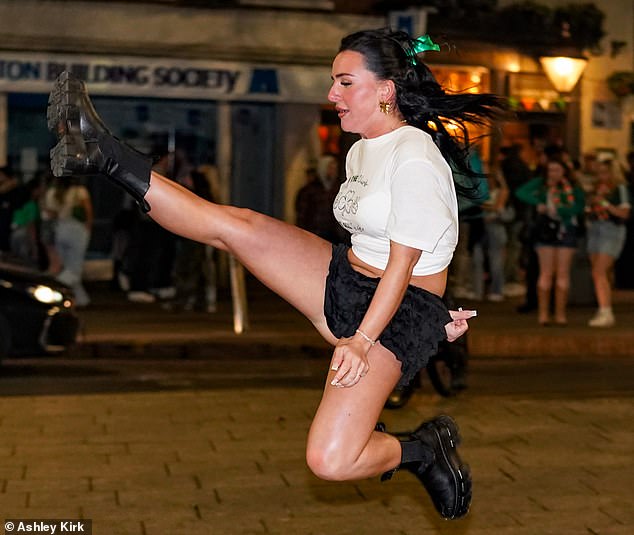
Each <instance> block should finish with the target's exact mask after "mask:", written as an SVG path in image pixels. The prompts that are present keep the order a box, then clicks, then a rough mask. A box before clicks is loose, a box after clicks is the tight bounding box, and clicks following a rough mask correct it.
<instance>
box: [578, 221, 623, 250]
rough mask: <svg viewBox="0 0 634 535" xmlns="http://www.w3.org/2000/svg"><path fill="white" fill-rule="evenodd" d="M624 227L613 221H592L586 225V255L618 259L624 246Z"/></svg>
mask: <svg viewBox="0 0 634 535" xmlns="http://www.w3.org/2000/svg"><path fill="white" fill-rule="evenodd" d="M626 233H627V229H626V228H625V225H620V224H618V223H614V222H613V221H592V222H591V223H589V225H588V253H589V254H598V253H603V254H607V255H610V256H611V257H613V258H618V257H619V256H620V255H621V252H622V251H623V247H624V245H625V238H626Z"/></svg>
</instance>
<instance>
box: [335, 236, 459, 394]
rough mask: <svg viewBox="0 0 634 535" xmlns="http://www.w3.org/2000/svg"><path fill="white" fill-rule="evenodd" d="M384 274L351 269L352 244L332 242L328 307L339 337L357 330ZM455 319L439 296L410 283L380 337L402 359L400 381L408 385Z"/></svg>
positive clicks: (434, 350)
mask: <svg viewBox="0 0 634 535" xmlns="http://www.w3.org/2000/svg"><path fill="white" fill-rule="evenodd" d="M380 280H381V279H380V278H375V277H367V276H365V275H363V274H362V273H359V272H357V271H355V270H354V269H352V266H351V265H350V262H349V261H348V246H347V245H343V244H338V245H333V249H332V259H331V260H330V266H329V269H328V278H327V279H326V295H325V299H324V313H325V316H326V321H327V323H328V327H329V328H330V330H331V332H332V333H333V334H334V335H335V336H336V337H337V338H341V337H349V336H352V335H354V333H355V331H356V330H357V329H358V327H359V325H360V324H361V321H362V320H363V317H364V316H365V313H366V311H367V310H368V307H369V306H370V301H371V300H372V296H373V295H374V292H375V290H376V287H377V285H378V283H379V281H380ZM451 321H452V319H451V316H450V315H449V311H448V310H447V307H446V306H445V303H444V302H443V300H442V299H441V298H440V297H438V296H437V295H434V294H432V293H431V292H428V291H427V290H423V289H422V288H418V287H416V286H411V285H410V286H408V288H407V291H406V292H405V297H404V298H403V301H402V303H401V305H400V306H399V308H398V310H397V311H396V314H395V315H394V317H393V318H392V320H391V321H390V323H389V324H388V325H387V327H385V330H384V331H383V332H382V333H381V335H380V336H379V338H378V339H379V340H380V341H381V345H383V346H384V347H386V348H387V349H389V350H390V351H391V352H392V353H394V355H395V356H396V358H397V359H398V360H399V361H400V362H401V379H400V381H399V383H398V384H399V386H403V385H407V384H408V383H409V382H410V381H411V380H412V379H413V378H414V376H415V375H416V374H417V373H418V372H419V371H420V370H421V369H423V368H424V367H425V366H426V365H427V362H428V360H429V358H430V357H432V356H433V355H435V354H436V353H437V352H438V344H439V343H440V342H441V341H443V340H445V339H446V338H447V333H446V331H445V325H446V324H447V323H449V322H451Z"/></svg>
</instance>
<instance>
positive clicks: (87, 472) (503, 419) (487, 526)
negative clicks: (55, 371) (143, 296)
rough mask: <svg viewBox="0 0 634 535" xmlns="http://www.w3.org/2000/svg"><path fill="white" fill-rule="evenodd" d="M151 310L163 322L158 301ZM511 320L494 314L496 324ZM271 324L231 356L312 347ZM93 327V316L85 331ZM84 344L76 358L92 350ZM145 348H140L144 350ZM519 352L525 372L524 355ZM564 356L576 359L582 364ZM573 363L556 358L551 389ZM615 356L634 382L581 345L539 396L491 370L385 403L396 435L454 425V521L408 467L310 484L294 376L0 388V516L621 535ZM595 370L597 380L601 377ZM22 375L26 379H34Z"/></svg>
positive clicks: (632, 439) (622, 466) (304, 392)
mask: <svg viewBox="0 0 634 535" xmlns="http://www.w3.org/2000/svg"><path fill="white" fill-rule="evenodd" d="M113 306H114V305H113ZM509 306H510V305H509ZM485 308H486V313H485V312H484V310H485ZM491 310H492V309H491V308H490V305H488V306H487V307H483V313H482V314H481V317H479V318H478V320H480V319H483V320H484V321H482V322H481V323H480V324H478V325H480V328H481V329H482V330H486V328H487V326H488V325H490V324H495V321H494V319H492V318H491V316H492V312H490V311H491ZM506 310H507V313H508V310H509V308H508V306H507V308H506ZM269 312H270V311H269ZM588 312H589V311H588V310H580V311H573V323H574V324H573V325H572V326H571V328H570V329H569V331H566V332H570V333H571V334H569V335H565V336H571V337H573V338H574V337H575V336H576V335H575V334H574V333H576V332H577V331H578V332H579V333H582V329H583V325H582V321H581V319H579V320H578V321H577V318H582V317H583V316H584V315H587V314H588ZM487 313H488V314H489V316H487ZM90 314H93V315H96V314H97V312H94V311H93V312H90ZM134 314H135V313H131V315H130V316H128V320H130V319H131V318H132V319H133V318H136V319H137V320H138V322H140V321H141V319H140V318H141V317H142V316H143V314H140V313H139V315H138V316H135V315H134ZM147 314H148V315H147V317H148V318H150V319H151V320H152V321H156V317H158V316H154V315H153V314H158V313H157V312H156V311H154V309H152V310H151V313H150V309H147ZM506 315H508V314H504V313H502V312H501V313H500V315H499V318H498V324H499V322H503V321H504V317H505V316H506ZM623 315H624V312H623V313H622V314H621V316H620V317H621V319H622V318H623ZM87 316H88V317H89V320H90V321H91V322H93V321H95V317H94V316H90V315H89V314H88V311H87ZM266 318H268V320H264V319H262V318H260V317H259V316H256V317H254V318H253V319H254V321H255V326H254V334H252V336H253V338H251V339H250V343H249V342H247V343H245V339H244V338H243V339H241V341H240V342H239V344H238V345H237V346H236V347H237V348H238V349H240V348H242V349H244V351H245V352H247V351H248V350H249V344H251V345H252V346H253V347H255V348H262V350H265V349H266V347H269V351H271V350H270V344H272V343H273V342H272V341H271V340H269V341H268V342H266V340H264V338H260V339H258V338H257V337H258V336H262V334H261V331H262V332H263V331H264V330H265V329H264V328H263V327H261V326H262V325H266V324H267V321H270V322H272V323H276V324H277V325H278V326H279V325H281V326H282V327H283V328H284V329H286V330H287V331H288V333H289V337H288V339H290V340H298V342H297V343H300V342H301V343H302V344H305V343H307V341H310V340H312V338H310V336H311V335H309V334H308V331H306V329H305V326H304V324H302V323H301V321H300V320H298V319H297V318H296V317H294V316H288V315H284V314H282V313H281V312H280V315H279V316H276V315H275V314H273V315H271V314H270V313H267V314H266ZM276 318H277V320H278V321H277V322H275V319H276ZM486 318H489V319H486ZM224 319H226V318H224ZM173 320H174V318H171V321H173ZM152 321H151V322H150V323H151V324H152V325H155V324H154V323H152ZM211 321H218V322H220V321H221V319H218V318H217V319H215V320H211ZM515 321H516V322H518V321H521V322H522V323H521V325H522V326H521V327H519V326H518V327H516V329H517V330H516V331H513V332H515V336H516V340H517V344H518V347H520V348H521V347H525V346H526V344H524V343H523V341H524V340H528V339H530V338H531V336H532V337H535V336H546V335H548V336H554V335H553V334H551V332H553V333H554V332H555V329H551V331H549V332H548V333H542V331H545V330H544V329H542V330H541V331H539V330H538V328H537V327H535V326H530V327H529V326H525V325H524V319H522V320H519V319H516V320H515ZM132 323H134V321H133V322H132ZM576 323H578V325H576ZM218 325H219V324H218ZM218 325H216V327H217V328H218V329H220V326H218ZM575 325H576V326H575ZM100 327H101V328H102V330H105V327H103V323H102V324H100ZM282 327H280V329H281V328H282ZM131 328H132V327H131ZM133 328H138V324H137V325H136V326H134V327H133ZM91 329H92V325H91V324H90V323H87V325H86V333H87V336H88V333H89V332H90V330H91ZM302 329H303V331H302ZM523 329H526V330H527V332H526V333H525V334H521V332H523V331H522V330H523ZM530 329H532V330H530ZM622 329H623V331H622V333H621V334H620V335H619V333H620V332H621V331H602V333H601V336H602V337H603V338H604V340H605V339H607V338H606V337H607V336H608V335H609V334H610V333H612V334H613V336H614V340H615V343H618V344H621V345H625V344H626V343H625V340H627V339H628V338H627V337H628V336H629V335H630V334H629V333H628V332H627V329H626V328H625V327H622ZM155 330H156V329H155ZM225 330H226V329H225ZM475 330H476V328H475V325H474V328H473V331H474V332H475ZM301 332H304V337H303V338H302V337H301V336H300V334H299V333H301ZM584 332H585V331H584ZM257 333H260V334H257ZM531 333H532V334H531ZM123 334H124V333H121V335H122V336H123ZM485 334H486V333H482V335H481V336H482V337H484V336H485ZM590 334H592V335H593V336H598V334H597V333H596V331H593V333H590ZM145 335H147V332H146V333H145ZM145 335H144V336H145ZM560 336H564V335H560ZM579 336H581V334H579ZM619 336H620V338H619ZM226 337H227V338H229V337H230V335H229V334H226ZM474 338H475V336H474ZM288 339H287V340H288ZM543 339H544V338H542V340H543ZM247 340H249V339H248V338H247ZM258 340H259V341H258ZM110 342H113V340H110ZM181 342H182V340H181ZM265 342H266V343H268V344H269V345H268V346H267V345H266V343H265ZM122 343H123V342H122ZM286 343H288V342H286ZM240 344H242V345H240ZM258 344H260V345H258ZM605 345H606V343H605V342H604V343H603V345H600V344H599V345H597V346H596V347H605ZM493 347H494V346H493ZM630 347H632V346H630ZM86 348H88V346H86V347H84V349H83V350H82V351H84V354H83V355H82V358H92V357H90V354H91V351H96V352H97V353H99V351H97V350H96V349H95V346H90V351H88V350H87V349H86ZM126 351H132V353H131V354H132V355H134V350H132V349H130V348H128V349H127V350H126ZM144 351H145V354H144V356H143V357H142V358H148V357H147V353H148V352H151V351H152V347H151V346H150V347H149V348H147V347H146V348H145V349H144ZM520 353H521V351H520ZM547 354H548V351H546V355H547ZM87 355H88V356H87ZM102 356H103V355H102ZM487 357H488V358H487ZM139 358H141V357H139ZM201 358H202V357H201ZM499 358H504V359H506V358H507V357H505V356H504V355H498V356H496V355H495V354H489V355H488V356H477V355H476V356H475V357H474V363H473V365H474V367H478V366H484V365H488V366H493V364H494V362H495V359H499ZM481 359H484V360H481ZM82 362H83V361H82ZM148 362H149V363H151V362H152V361H151V360H148ZM478 362H481V363H482V364H478ZM487 362H489V363H490V364H486V363H487ZM516 362H517V366H518V367H521V366H522V362H524V361H523V360H522V359H521V358H516ZM553 362H554V361H553ZM558 362H559V361H558ZM565 362H569V363H570V365H571V366H575V360H574V359H571V360H567V361H565ZM565 362H564V365H562V364H561V362H559V364H558V368H557V370H558V371H557V374H558V377H559V379H558V381H561V373H562V370H564V371H565ZM607 363H609V364H610V366H611V369H612V370H613V371H612V372H611V373H612V374H613V375H614V374H618V370H619V369H622V377H621V380H622V385H627V383H628V378H630V377H634V370H633V366H632V360H631V359H629V358H627V356H624V355H622V354H617V355H616V356H615V355H609V354H607V352H606V353H604V354H597V353H595V354H587V355H585V356H581V355H580V356H579V370H580V371H579V370H577V372H578V373H577V375H576V376H575V377H574V378H571V381H572V384H571V385H569V387H568V388H566V389H565V390H562V389H559V388H555V387H553V389H552V390H549V388H548V385H549V368H548V365H547V364H546V365H545V366H543V367H538V369H539V370H541V371H542V373H543V382H542V383H540V385H541V386H540V388H539V389H535V391H530V390H527V389H521V388H519V389H512V388H508V387H509V386H510V385H506V386H507V388H504V385H502V384H501V389H500V390H495V389H493V388H491V387H490V385H491V384H494V378H493V379H491V381H492V383H488V385H489V386H487V387H486V388H485V387H484V385H483V384H478V382H477V380H476V382H475V383H474V384H473V385H470V388H469V389H468V390H466V391H465V392H464V393H462V394H460V395H459V396H458V397H455V398H441V397H439V396H437V395H435V394H434V393H433V392H432V391H431V390H430V389H429V388H427V389H423V390H422V391H419V392H418V393H417V394H416V395H415V396H414V398H413V399H412V400H411V402H410V403H409V404H408V405H407V406H406V407H405V408H404V409H401V410H398V411H385V412H384V415H383V416H384V417H383V420H384V421H385V422H386V423H387V426H388V429H392V430H405V429H408V428H411V427H413V426H415V425H417V424H418V423H419V422H420V421H421V420H422V419H425V418H429V417H430V416H433V415H435V414H439V413H446V414H450V415H452V416H454V417H455V418H456V420H457V421H458V423H459V424H460V426H461V431H462V435H463V442H464V444H463V447H462V452H463V454H464V457H465V458H466V460H467V461H468V462H469V464H470V465H471V468H472V472H473V479H474V485H475V486H474V501H473V507H472V511H471V512H470V514H469V515H468V516H467V518H466V519H464V520H460V521H452V522H447V521H442V520H440V518H439V517H438V515H437V514H436V513H435V511H434V509H433V508H432V506H431V504H430V502H429V499H428V497H427V496H426V494H425V493H424V491H423V489H422V486H421V485H420V484H419V483H418V482H417V481H416V480H415V479H414V478H413V477H412V476H410V475H409V474H407V473H401V474H397V475H396V476H395V477H394V479H393V480H392V481H390V482H387V483H379V482H378V481H377V480H376V479H375V480H369V481H361V482H355V483H328V482H323V481H320V480H318V479H316V478H315V477H314V476H312V475H311V474H310V472H309V471H308V470H307V468H306V466H305V461H304V444H305V439H306V433H307V430H308V427H309V425H310V421H311V418H312V414H313V412H314V410H315V408H316V406H317V403H318V401H319V396H320V390H319V387H318V386H313V385H312V384H309V385H308V386H306V385H305V384H300V385H299V386H297V385H295V384H294V382H293V379H292V375H289V380H288V384H280V383H278V384H272V383H270V384H269V383H265V384H263V385H262V386H260V387H258V386H253V383H252V382H250V383H248V385H249V386H248V387H247V386H245V387H240V386H236V381H231V384H230V387H228V388H222V387H221V386H218V385H216V386H213V387H208V388H195V389H193V388H188V387H187V386H186V385H185V386H184V387H182V388H178V389H173V390H163V391H148V392H140V391H134V390H133V389H131V390H129V391H124V392H112V393H88V394H82V395H77V394H73V393H60V394H58V395H0V504H1V505H0V507H1V510H0V511H1V512H2V514H3V518H16V517H26V518H91V519H93V526H94V528H93V533H98V534H107V535H119V534H132V535H173V534H174V535H180V534H183V535H196V534H213V535H216V534H218V535H232V534H236V535H237V534H280V535H285V534H298V535H308V534H315V535H325V534H328V535H329V534H355V535H356V534H399V535H410V534H411V535H413V534H419V533H430V534H432V533H441V534H460V535H462V534H469V535H484V534H487V535H489V534H503V535H506V534H509V535H510V534H513V535H525V534H526V535H528V534H531V535H532V534H535V535H542V534H557V535H561V534H571V535H573V534H592V535H599V534H600V535H604V534H605V535H608V534H609V535H620V534H623V535H625V534H628V535H629V534H631V533H632V532H634V503H633V502H634V500H633V499H632V488H633V487H632V481H633V480H634V469H633V467H632V465H633V463H632V452H634V423H633V420H632V417H631V415H632V413H633V411H634V395H633V393H634V389H629V390H628V389H627V387H623V386H622V385H621V387H619V388H614V389H612V388H611V385H610V384H603V382H602V381H604V379H605V378H607V377H609V376H608V375H601V373H600V372H601V371H602V369H603V368H604V366H606V365H607ZM142 364H143V363H142V362H139V365H142ZM122 365H123V364H122ZM150 365H151V364H150ZM238 365H239V363H238V362H236V363H235V366H238ZM491 369H493V368H491ZM511 369H513V368H511ZM553 369H554V365H553ZM614 370H616V371H614ZM150 371H151V370H150ZM512 377H513V378H514V379H509V377H508V376H504V377H503V376H500V381H502V382H503V381H510V380H519V381H521V373H518V374H517V375H514V376H512ZM583 377H585V379H584V380H583V381H579V382H578V383H577V382H576V381H577V378H583ZM593 377H603V379H601V380H600V381H599V382H600V383H601V384H599V383H597V384H594V383H593V381H592V378H593ZM34 379H35V378H34ZM534 379H535V378H533V380H534ZM18 380H20V381H23V382H24V383H25V384H26V383H28V381H29V377H28V376H27V377H24V378H21V377H20V378H18ZM177 380H178V377H175V381H177ZM2 384H3V383H2V381H0V388H1V385H2ZM630 384H631V383H630ZM575 385H578V386H577V387H575ZM0 392H1V391H0ZM14 394H15V392H14Z"/></svg>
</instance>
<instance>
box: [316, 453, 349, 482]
mask: <svg viewBox="0 0 634 535" xmlns="http://www.w3.org/2000/svg"><path fill="white" fill-rule="evenodd" d="M337 449H338V448H328V447H318V446H310V445H309V446H308V447H307V448H306V463H307V464H308V468H310V471H311V472H312V473H313V474H315V475H316V476H317V477H318V478H319V479H324V480H326V481H347V480H348V479H349V478H350V476H349V475H350V473H351V467H352V466H353V465H354V461H353V460H349V459H345V458H344V456H343V455H342V454H341V453H340V452H337V451H336V450H337Z"/></svg>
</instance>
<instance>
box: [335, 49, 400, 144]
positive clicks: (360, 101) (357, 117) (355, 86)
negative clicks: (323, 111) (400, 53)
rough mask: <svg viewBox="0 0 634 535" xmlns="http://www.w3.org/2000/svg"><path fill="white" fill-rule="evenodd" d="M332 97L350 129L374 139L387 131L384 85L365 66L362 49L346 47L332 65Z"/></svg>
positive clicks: (344, 125) (340, 115)
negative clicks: (384, 109)
mask: <svg viewBox="0 0 634 535" xmlns="http://www.w3.org/2000/svg"><path fill="white" fill-rule="evenodd" d="M332 80H333V83H332V86H331V88H330V91H329V92H328V100H329V101H330V102H333V103H334V104H335V108H336V110H337V113H338V115H339V119H340V121H341V128H342V129H343V130H345V131H346V132H352V133H355V134H360V135H361V137H365V138H371V137H376V136H378V135H381V134H383V133H385V124H386V117H387V116H386V114H384V113H381V111H380V110H379V101H380V100H381V98H380V94H381V88H382V86H383V84H382V83H381V82H380V81H379V80H377V78H376V76H375V75H374V73H372V72H371V71H369V70H368V69H367V68H366V66H365V60H364V57H363V55H362V54H360V53H359V52H353V51H351V50H344V51H343V52H340V53H339V54H337V56H336V57H335V60H334V61H333V64H332Z"/></svg>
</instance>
